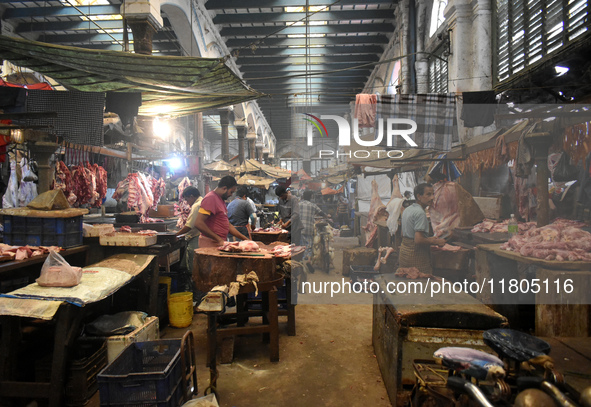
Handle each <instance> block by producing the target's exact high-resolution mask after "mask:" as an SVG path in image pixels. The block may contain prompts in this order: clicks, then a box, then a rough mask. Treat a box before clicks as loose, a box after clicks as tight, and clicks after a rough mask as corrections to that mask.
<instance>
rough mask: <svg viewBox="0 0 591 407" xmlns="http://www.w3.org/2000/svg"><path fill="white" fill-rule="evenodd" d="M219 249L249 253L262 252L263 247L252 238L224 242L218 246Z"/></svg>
mask: <svg viewBox="0 0 591 407" xmlns="http://www.w3.org/2000/svg"><path fill="white" fill-rule="evenodd" d="M218 250H221V251H223V252H231V253H247V252H260V251H261V248H260V247H259V245H258V244H257V242H253V241H252V240H242V241H240V242H224V245H223V246H220V247H218Z"/></svg>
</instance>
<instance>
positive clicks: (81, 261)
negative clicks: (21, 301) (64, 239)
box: [0, 245, 89, 293]
mask: <svg viewBox="0 0 591 407" xmlns="http://www.w3.org/2000/svg"><path fill="white" fill-rule="evenodd" d="M88 249H89V246H87V245H84V246H78V247H72V248H70V249H65V250H62V251H61V252H60V255H61V256H62V257H63V258H64V259H66V260H67V261H68V262H69V263H70V264H71V265H72V266H83V265H85V264H87V263H86V257H87V254H88ZM47 256H48V254H44V255H41V256H35V257H31V258H29V259H25V260H13V261H7V262H4V263H0V293H6V292H9V291H13V290H15V289H17V288H20V287H24V286H26V285H28V284H30V283H32V282H33V281H35V279H36V278H37V277H39V275H40V274H41V267H43V262H45V259H46V258H47Z"/></svg>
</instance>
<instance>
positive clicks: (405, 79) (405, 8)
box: [398, 0, 414, 94]
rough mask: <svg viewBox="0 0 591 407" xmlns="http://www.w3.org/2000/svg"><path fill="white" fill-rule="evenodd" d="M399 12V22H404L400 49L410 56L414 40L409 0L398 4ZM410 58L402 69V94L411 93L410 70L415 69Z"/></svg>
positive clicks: (407, 58) (404, 62)
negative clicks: (409, 21)
mask: <svg viewBox="0 0 591 407" xmlns="http://www.w3.org/2000/svg"><path fill="white" fill-rule="evenodd" d="M398 7H399V8H398V11H399V12H400V17H399V21H400V22H402V25H401V29H402V35H401V38H400V49H401V50H402V52H401V54H402V55H408V54H409V53H410V41H411V40H412V39H410V38H409V24H408V19H409V7H410V4H409V0H402V1H400V2H399V3H398ZM410 60H411V59H410V57H408V56H407V57H405V58H404V59H403V60H402V66H401V67H400V74H401V77H402V81H401V85H402V89H401V93H403V94H404V93H411V81H410V77H411V73H410V70H411V69H414V67H413V66H411V64H410Z"/></svg>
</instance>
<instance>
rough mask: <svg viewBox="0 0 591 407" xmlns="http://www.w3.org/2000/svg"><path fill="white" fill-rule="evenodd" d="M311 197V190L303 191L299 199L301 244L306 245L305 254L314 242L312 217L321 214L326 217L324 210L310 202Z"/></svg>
mask: <svg viewBox="0 0 591 407" xmlns="http://www.w3.org/2000/svg"><path fill="white" fill-rule="evenodd" d="M311 198H312V191H304V195H303V197H302V200H301V201H300V221H301V222H302V226H303V229H302V240H301V243H300V244H301V245H302V246H306V255H305V257H308V254H309V252H310V249H311V248H312V243H313V242H314V217H315V216H323V217H327V216H326V214H325V213H324V212H322V210H321V209H320V208H319V207H318V205H316V204H315V203H312V202H310V199H311Z"/></svg>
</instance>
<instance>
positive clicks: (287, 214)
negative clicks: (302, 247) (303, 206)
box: [275, 186, 302, 244]
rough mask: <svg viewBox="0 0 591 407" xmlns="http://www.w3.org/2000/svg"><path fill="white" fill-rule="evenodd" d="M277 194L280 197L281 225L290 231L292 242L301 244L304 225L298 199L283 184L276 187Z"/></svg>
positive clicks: (278, 207)
mask: <svg viewBox="0 0 591 407" xmlns="http://www.w3.org/2000/svg"><path fill="white" fill-rule="evenodd" d="M275 195H277V196H278V197H279V204H278V205H277V209H278V211H279V218H280V219H279V227H281V228H283V229H285V230H287V231H288V232H289V235H288V236H289V239H290V241H291V242H292V243H295V244H299V242H300V236H301V228H302V225H301V223H300V210H299V204H298V199H297V198H296V197H295V196H293V195H292V194H291V192H290V191H288V190H287V189H286V188H285V187H282V186H278V187H277V188H275Z"/></svg>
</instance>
